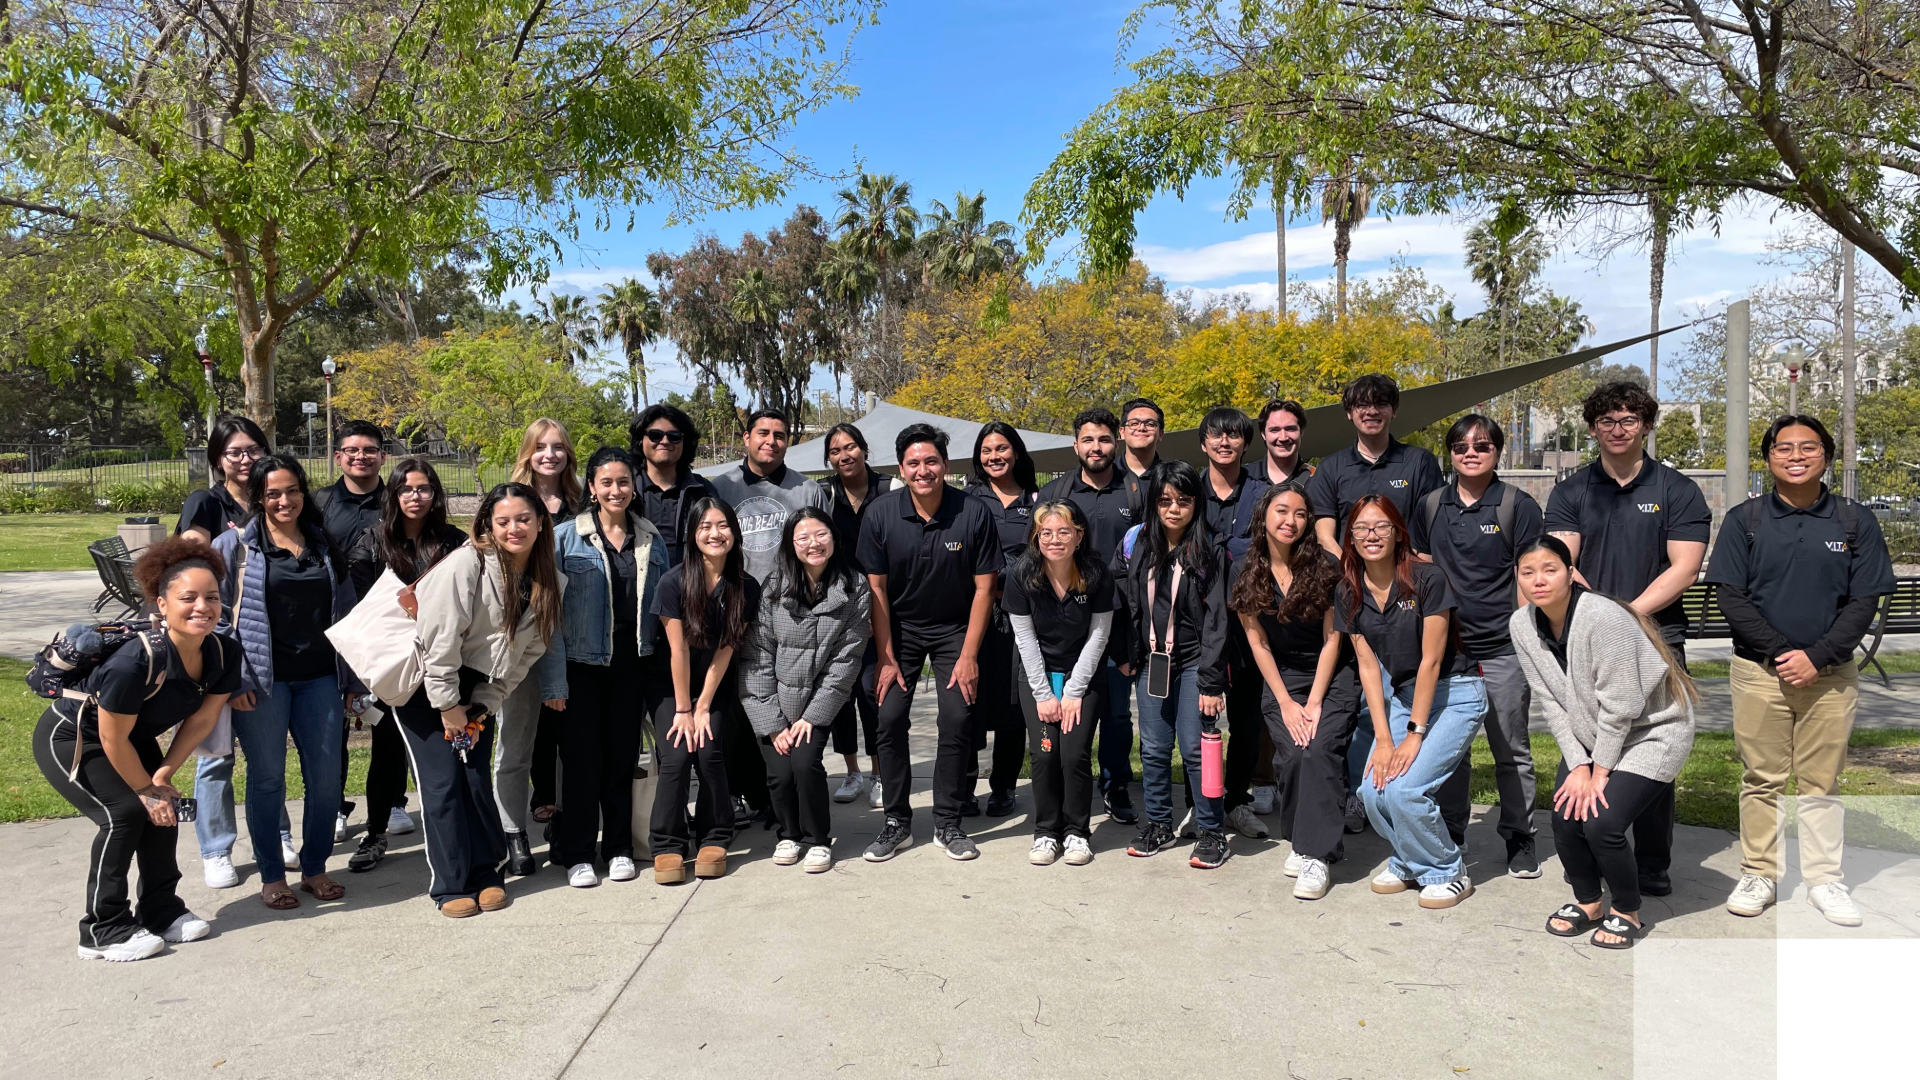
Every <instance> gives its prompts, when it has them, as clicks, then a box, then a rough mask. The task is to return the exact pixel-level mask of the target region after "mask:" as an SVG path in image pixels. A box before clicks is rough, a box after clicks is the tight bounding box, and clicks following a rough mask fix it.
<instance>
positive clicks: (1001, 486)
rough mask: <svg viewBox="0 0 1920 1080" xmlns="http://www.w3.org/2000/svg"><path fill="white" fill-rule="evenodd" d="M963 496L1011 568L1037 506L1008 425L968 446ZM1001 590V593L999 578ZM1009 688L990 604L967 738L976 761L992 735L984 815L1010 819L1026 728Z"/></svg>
mask: <svg viewBox="0 0 1920 1080" xmlns="http://www.w3.org/2000/svg"><path fill="white" fill-rule="evenodd" d="M967 494H969V495H972V496H974V497H975V498H978V499H979V500H981V502H982V503H983V504H984V505H985V506H986V508H987V512H988V513H989V514H990V515H991V516H992V517H993V524H994V529H995V530H996V531H997V532H998V533H999V535H1000V554H1001V557H1002V558H1003V559H1004V560H1005V561H1006V565H1007V566H1008V567H1012V566H1013V564H1014V562H1015V561H1016V560H1017V559H1019V558H1020V554H1021V553H1022V552H1024V551H1026V550H1027V534H1028V532H1030V531H1031V528H1032V525H1033V516H1032V515H1033V508H1034V505H1035V504H1036V503H1038V502H1039V501H1040V484H1039V481H1038V480H1037V479H1036V478H1035V476H1034V471H1033V458H1032V457H1031V456H1029V455H1028V454H1027V444H1026V442H1025V441H1023V440H1022V439H1021V438H1020V432H1019V431H1018V430H1016V429H1015V428H1014V426H1013V425H1012V424H1008V423H1003V422H1002V421H999V420H995V421H992V422H991V423H987V424H983V425H981V427H980V434H979V436H978V437H976V438H975V439H974V440H973V480H972V482H971V483H969V484H968V485H967ZM1001 585H1002V587H1003V588H1004V586H1005V575H1004V574H1003V575H1002V579H1001ZM1013 683H1014V677H1013V631H1012V628H1011V627H1010V626H1008V624H1007V617H1006V612H1005V611H1003V610H1002V609H1001V607H1000V603H999V601H998V600H997V599H996V601H995V604H994V613H993V618H992V620H991V621H989V622H988V623H987V636H986V638H985V640H983V641H982V642H981V643H980V690H979V697H978V698H977V700H978V702H979V707H978V708H976V709H975V710H974V714H973V715H974V718H975V721H976V723H977V727H978V730H977V731H976V732H975V733H974V737H973V738H974V751H975V753H976V755H977V754H978V752H979V751H981V750H985V749H986V748H987V733H988V732H989V731H991V732H993V772H992V774H991V776H990V777H989V780H988V784H989V794H988V796H987V813H988V814H990V815H992V816H994V817H1005V816H1006V815H1008V814H1011V813H1013V785H1014V783H1015V781H1017V780H1019V778H1020V766H1021V765H1023V764H1025V763H1026V757H1027V725H1026V722H1025V720H1024V718H1023V717H1022V715H1021V712H1020V705H1019V702H1018V700H1017V699H1016V698H1015V696H1014V691H1013ZM977 805H978V804H977V803H970V804H967V805H964V806H962V808H961V812H962V813H963V814H966V813H968V812H970V811H971V812H974V813H977V812H978V811H977V809H975V807H976V806H977Z"/></svg>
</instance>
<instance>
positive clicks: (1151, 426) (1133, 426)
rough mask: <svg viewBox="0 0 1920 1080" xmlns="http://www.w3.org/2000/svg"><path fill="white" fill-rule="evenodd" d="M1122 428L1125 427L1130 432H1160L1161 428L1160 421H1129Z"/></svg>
mask: <svg viewBox="0 0 1920 1080" xmlns="http://www.w3.org/2000/svg"><path fill="white" fill-rule="evenodd" d="M1121 426H1123V427H1125V428H1126V429H1127V430H1128V431H1157V430H1159V427H1160V421H1158V420H1129V421H1127V422H1126V423H1125V424H1123V425H1121Z"/></svg>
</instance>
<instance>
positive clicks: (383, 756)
mask: <svg viewBox="0 0 1920 1080" xmlns="http://www.w3.org/2000/svg"><path fill="white" fill-rule="evenodd" d="M388 713H389V715H388V716H387V718H386V719H384V720H382V721H380V722H379V723H377V724H375V725H373V731H372V735H371V738H372V740H373V743H372V747H371V753H370V755H369V756H368V758H367V835H368V836H385V835H386V834H387V820H388V819H389V818H390V817H392V816H393V808H394V807H396V806H405V805H407V745H406V741H405V740H403V739H402V738H401V737H400V725H399V724H398V723H396V722H395V721H394V718H393V716H392V715H391V713H392V710H391V709H389V710H388Z"/></svg>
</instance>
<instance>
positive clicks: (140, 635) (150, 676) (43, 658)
mask: <svg viewBox="0 0 1920 1080" xmlns="http://www.w3.org/2000/svg"><path fill="white" fill-rule="evenodd" d="M136 641H137V642H139V644H140V647H141V648H142V649H144V650H146V654H147V693H146V697H147V698H152V697H153V695H155V694H157V693H159V692H160V687H161V686H162V685H164V684H165V683H166V681H167V664H166V659H165V657H166V654H165V653H163V652H162V651H161V650H162V649H163V648H164V647H165V646H164V644H163V643H162V641H161V640H160V627H159V619H158V617H155V619H154V620H153V621H152V622H151V623H149V624H148V625H147V626H144V627H142V626H140V625H139V624H137V623H129V622H109V623H74V624H73V625H72V626H69V627H67V628H66V629H65V630H62V631H61V632H60V633H58V634H55V635H54V638H53V640H52V641H50V642H48V643H47V646H46V648H43V649H41V650H40V652H39V654H38V655H36V656H35V657H34V658H33V667H32V669H31V670H29V671H28V672H27V686H28V687H29V688H31V689H32V690H33V692H34V693H36V694H38V695H40V696H41V697H43V698H46V699H48V700H49V701H60V700H66V701H78V702H80V703H81V706H80V715H84V714H85V712H86V709H87V706H93V707H95V708H98V707H99V704H100V703H99V700H98V699H97V698H95V697H94V695H93V694H91V693H89V692H87V691H85V690H82V689H80V687H81V685H82V684H84V683H85V682H86V681H87V679H88V677H89V676H91V675H92V674H93V673H94V672H95V671H97V670H99V668H100V665H101V664H104V663H106V662H107V659H108V658H109V657H111V656H113V655H114V654H115V653H118V652H119V651H120V650H121V649H124V648H128V647H130V646H132V645H133V643H134V642H136ZM80 715H76V716H75V717H74V721H73V765H72V766H71V767H69V768H68V769H67V779H69V780H72V779H74V777H75V776H76V775H78V773H79V772H80V746H81V742H82V739H81V738H80Z"/></svg>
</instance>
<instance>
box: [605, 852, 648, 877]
mask: <svg viewBox="0 0 1920 1080" xmlns="http://www.w3.org/2000/svg"><path fill="white" fill-rule="evenodd" d="M639 876H640V868H639V867H637V866H635V865H634V864H633V860H632V859H629V858H627V857H626V856H625V855H615V856H614V857H613V858H611V859H608V860H607V880H608V881H632V880H633V879H634V878H637V877H639Z"/></svg>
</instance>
